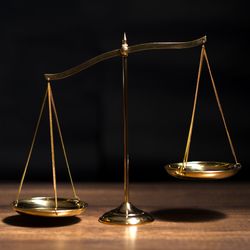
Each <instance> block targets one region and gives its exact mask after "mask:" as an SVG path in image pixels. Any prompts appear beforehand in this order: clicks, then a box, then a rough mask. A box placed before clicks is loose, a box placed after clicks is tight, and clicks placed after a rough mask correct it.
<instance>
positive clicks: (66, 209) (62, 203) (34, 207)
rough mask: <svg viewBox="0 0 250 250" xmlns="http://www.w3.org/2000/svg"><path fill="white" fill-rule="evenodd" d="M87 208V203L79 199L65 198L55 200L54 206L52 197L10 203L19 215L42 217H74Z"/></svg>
mask: <svg viewBox="0 0 250 250" xmlns="http://www.w3.org/2000/svg"><path fill="white" fill-rule="evenodd" d="M87 206H88V204H87V203H85V202H83V201H81V200H79V199H67V198H57V206H56V204H55V198H54V197H32V198H30V199H21V200H18V201H14V202H13V203H12V207H13V209H14V210H15V211H16V212H18V213H20V214H27V215H33V216H43V217H69V216H76V215H79V214H81V213H82V212H84V210H85V209H86V207H87ZM55 208H56V209H55Z"/></svg>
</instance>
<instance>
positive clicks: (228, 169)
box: [13, 33, 241, 225]
mask: <svg viewBox="0 0 250 250" xmlns="http://www.w3.org/2000/svg"><path fill="white" fill-rule="evenodd" d="M205 43H206V36H204V37H202V38H199V39H196V40H193V41H188V42H151V43H143V44H137V45H133V46H128V44H127V38H126V34H125V33H124V37H123V40H122V46H121V48H120V49H116V50H112V51H109V52H106V53H103V54H101V55H98V56H96V57H94V58H92V59H90V60H88V61H86V62H84V63H82V64H80V65H78V66H76V67H73V68H70V69H68V70H66V71H64V72H61V73H57V74H45V79H46V81H47V90H46V93H45V97H44V100H43V103H42V108H41V111H40V115H39V118H38V122H37V125H36V128H35V133H34V136H33V140H32V143H31V147H30V151H29V154H28V159H27V162H26V164H25V167H24V172H23V175H22V179H21V182H20V186H19V189H18V194H17V198H16V200H15V201H14V202H13V209H14V210H15V211H17V212H18V213H20V214H27V215H33V216H44V217H68V216H76V215H79V214H80V213H82V212H83V211H84V210H85V209H86V207H87V203H85V202H83V201H81V200H80V199H79V198H78V196H77V194H76V190H75V187H74V183H73V180H72V176H71V172H70V167H69V162H68V157H67V154H66V149H65V145H64V141H63V136H62V132H61V128H60V123H59V119H58V115H57V111H56V106H55V101H54V98H53V94H52V89H51V84H50V82H51V81H56V80H62V79H65V78H68V77H70V76H73V75H75V74H78V73H79V72H81V71H83V70H85V69H87V68H89V67H92V66H93V65H95V64H97V63H99V62H101V61H105V60H107V59H110V58H113V57H121V59H122V82H123V157H124V159H123V160H124V201H123V203H122V204H121V205H120V206H119V207H117V208H115V209H113V210H111V211H108V212H106V213H105V214H104V215H102V216H101V217H100V218H99V222H102V223H105V224H115V225H139V224H144V223H149V222H152V221H153V220H154V218H153V217H152V215H150V214H149V213H147V212H144V211H142V210H140V209H138V208H136V207H135V206H134V205H133V204H132V203H131V202H130V201H129V152H128V67H127V61H128V55H129V54H131V53H136V52H141V51H146V50H160V49H188V48H194V47H201V55H200V63H199V70H198V76H197V82H196V90H195V97H194V103H193V110H192V116H191V122H190V127H189V133H188V137H187V143H186V149H185V154H184V158H183V161H182V162H179V163H172V164H168V165H166V166H165V169H166V171H167V172H168V173H169V174H170V175H172V176H174V177H177V178H181V179H192V180H197V179H198V180H200V179H203V180H204V179H205V180H215V179H223V178H227V177H230V176H233V175H235V174H236V173H237V172H238V171H239V170H240V168H241V164H240V163H239V162H238V160H237V157H236V153H235V150H234V146H233V143H232V140H231V137H230V134H229V130H228V127H227V124H226V120H225V117H224V114H223V110H222V106H221V103H220V99H219V96H218V93H217V89H216V86H215V82H214V79H213V76H212V72H211V68H210V64H209V61H208V56H207V53H206V49H205ZM204 60H205V62H206V64H207V67H208V71H209V75H210V78H211V83H212V87H213V91H214V94H215V97H216V101H217V104H218V108H219V111H220V114H221V117H222V121H223V124H224V127H225V130H226V135H227V138H228V141H229V145H230V148H231V151H232V154H233V157H234V161H235V162H234V163H228V162H215V161H188V157H189V150H190V145H191V138H192V131H193V124H194V118H195V111H196V104H197V97H198V92H199V85H200V76H201V71H202V66H203V62H204ZM46 100H48V109H49V125H50V146H51V165H52V174H53V188H54V197H32V198H26V199H19V198H20V193H21V190H22V186H23V182H24V179H25V175H26V172H27V168H28V165H29V162H30V158H31V154H32V151H33V147H34V143H35V140H36V136H37V132H38V128H39V124H40V121H41V117H42V113H43V110H44V107H45V103H46ZM53 114H54V117H55V121H56V125H57V129H58V132H59V138H60V141H61V145H62V149H63V154H64V157H65V162H66V166H67V170H68V174H69V179H70V182H71V185H72V190H73V198H59V197H58V196H57V185H56V163H55V152H54V136H53V131H54V130H53Z"/></svg>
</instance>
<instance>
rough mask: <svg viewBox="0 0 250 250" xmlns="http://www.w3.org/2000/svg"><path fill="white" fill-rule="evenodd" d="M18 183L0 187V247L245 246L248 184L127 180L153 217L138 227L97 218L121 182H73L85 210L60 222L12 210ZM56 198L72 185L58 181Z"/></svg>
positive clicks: (28, 188) (31, 190)
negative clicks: (106, 222)
mask: <svg viewBox="0 0 250 250" xmlns="http://www.w3.org/2000/svg"><path fill="white" fill-rule="evenodd" d="M17 188H18V185H17V184H1V185H0V190H1V192H0V249H1V250H5V249H15V250H19V249H36V250H40V249H47V250H49V249H53V250H57V249H60V250H64V249H72V250H78V249H81V250H82V249H90V250H92V249H109V250H113V249H149V250H153V249H175V250H178V249H185V250H189V249H190V250H195V249H199V250H205V249H213V250H217V249H226V250H231V249H234V250H235V249H236V250H240V249H246V250H247V249H250V184H248V183H235V182H233V181H231V182H211V183H201V182H199V183H190V182H184V181H180V182H173V183H167V182H166V183H159V184H152V183H148V184H132V185H131V192H130V193H131V201H132V203H133V204H134V205H136V206H137V207H138V208H141V209H143V210H145V211H148V212H151V213H152V214H153V215H154V217H155V221H154V222H153V223H151V224H147V225H142V226H138V227H136V226H131V227H129V226H111V225H105V224H101V223H99V222H98V218H99V216H101V215H102V214H103V213H104V212H106V211H108V210H110V209H112V208H115V207H117V206H118V205H119V204H120V203H121V202H122V197H123V191H122V188H123V187H122V184H102V183H98V184H84V185H81V184H78V185H76V188H77V190H78V195H79V196H80V198H81V199H82V200H84V201H86V202H88V204H89V207H88V209H87V210H86V212H85V213H84V214H82V215H81V216H79V217H73V218H68V219H63V220H60V219H58V218H56V219H46V218H42V219H41V218H35V217H24V216H21V215H18V214H16V213H15V212H14V211H12V209H11V207H10V203H11V201H12V200H14V199H15V196H16V191H17ZM58 189H59V194H60V196H70V195H71V192H70V191H71V189H70V187H69V186H66V185H59V187H58ZM51 191H52V185H51V184H29V185H28V184H25V185H24V189H23V191H22V196H25V197H27V196H47V195H51Z"/></svg>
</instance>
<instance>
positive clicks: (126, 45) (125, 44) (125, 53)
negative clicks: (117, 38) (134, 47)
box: [121, 32, 128, 56]
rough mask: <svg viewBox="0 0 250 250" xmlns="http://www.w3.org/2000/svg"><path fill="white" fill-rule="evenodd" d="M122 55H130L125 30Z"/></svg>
mask: <svg viewBox="0 0 250 250" xmlns="http://www.w3.org/2000/svg"><path fill="white" fill-rule="evenodd" d="M121 55H122V56H128V44H127V36H126V33H125V32H124V33H123V39H122V47H121Z"/></svg>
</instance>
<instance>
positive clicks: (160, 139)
mask: <svg viewBox="0 0 250 250" xmlns="http://www.w3.org/2000/svg"><path fill="white" fill-rule="evenodd" d="M246 2H247V1H211V0H210V1H209V0H206V1H159V0H155V1H145V0H144V1H141V0H139V1H123V2H120V1H95V0H92V1H48V2H46V1H30V2H29V1H28V2H27V1H9V2H8V1H4V2H2V3H1V7H0V27H1V39H0V45H1V46H0V48H1V56H0V62H1V68H0V95H1V96H0V115H1V116H0V167H1V174H0V178H1V179H2V180H19V179H20V177H21V173H22V170H23V167H24V163H25V161H26V158H27V154H28V148H29V146H30V143H31V138H32V134H33V131H34V126H35V122H36V119H37V118H38V113H39V109H40V105H41V102H42V98H43V95H44V93H45V89H46V82H45V80H44V78H43V74H44V73H55V72H60V71H63V70H66V69H68V68H69V67H72V66H75V65H77V64H80V63H82V62H84V61H85V60H87V59H89V58H91V57H93V56H96V55H98V54H100V53H103V52H106V51H109V50H112V49H116V48H119V47H120V45H121V39H122V35H123V32H124V31H126V32H127V37H128V43H129V44H131V45H132V44H136V43H142V42H150V41H185V40H192V39H195V38H198V37H201V36H203V35H207V37H208V43H207V45H206V47H207V52H208V56H209V58H210V62H211V65H212V70H213V73H214V77H215V80H216V83H217V88H218V91H219V94H220V98H221V102H222V104H223V107H224V111H225V115H226V118H227V121H228V124H229V128H230V131H231V134H232V139H233V142H234V144H235V146H236V150H237V154H238V157H239V159H240V161H241V162H242V164H243V167H244V168H243V170H242V171H241V172H240V173H239V174H238V175H237V176H236V177H234V178H235V179H237V180H246V179H249V178H250V177H248V176H250V170H249V168H248V163H249V158H248V153H249V149H250V146H249V130H248V128H249V125H250V118H249V111H248V106H249V97H248V96H249V93H248V89H249V88H248V85H249V67H248V65H249V62H248V60H249V42H248V40H247V36H248V34H249V32H250V29H249V24H250V23H249V13H248V12H247V6H246ZM199 54H200V48H194V49H188V50H178V51H174V50H172V51H167V50H166V51H153V52H144V53H140V54H133V55H131V56H130V57H129V130H130V131H129V132H130V134H129V151H130V164H131V180H132V181H164V180H168V179H171V177H168V176H167V174H166V173H165V171H164V168H163V166H164V165H165V164H166V163H169V162H176V161H181V160H182V158H183V153H184V149H185V142H186V137H187V132H188V126H189V121H190V117H191V110H192V102H193V96H194V90H195V81H196V76H197V70H198V62H199ZM201 80H202V81H201V89H200V96H199V103H198V104H199V105H198V110H197V119H196V123H195V127H194V134H193V141H192V142H193V144H192V146H191V155H190V159H192V160H219V161H233V157H232V155H231V153H230V148H229V144H228V142H227V139H226V134H225V131H224V129H223V124H222V121H221V118H220V116H219V112H218V109H217V106H216V102H215V98H214V95H213V92H212V88H211V83H210V81H209V78H208V72H207V70H206V69H204V71H203V75H202V79H201ZM121 84H122V82H121V60H120V58H115V59H111V60H108V61H106V62H103V63H100V64H98V65H96V66H94V67H92V68H90V69H88V70H86V71H84V72H81V73H80V74H79V75H77V76H73V77H72V78H68V79H66V80H61V81H56V82H52V88H53V91H54V98H55V101H56V104H57V109H58V113H59V118H60V121H61V125H62V130H63V134H64V139H65V143H66V146H67V151H68V155H69V161H70V164H71V168H72V173H73V176H74V179H75V180H76V181H120V180H122V173H123V170H122V167H123V166H122V133H121V132H122V116H121V97H122V96H121V86H122V85H121ZM56 139H58V137H56ZM49 149H50V148H49V130H48V119H47V113H45V115H44V117H43V120H42V124H41V129H40V131H39V136H38V138H37V143H36V145H35V149H34V153H33V156H32V159H31V163H30V168H29V171H28V174H27V178H28V180H31V179H32V180H46V181H49V180H50V179H51V169H50V161H49V160H50V154H49V153H50V151H49ZM56 155H57V156H56V160H57V173H58V180H65V179H66V171H65V169H66V168H65V164H64V161H63V155H62V151H61V149H60V147H59V143H58V140H57V143H56Z"/></svg>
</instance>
